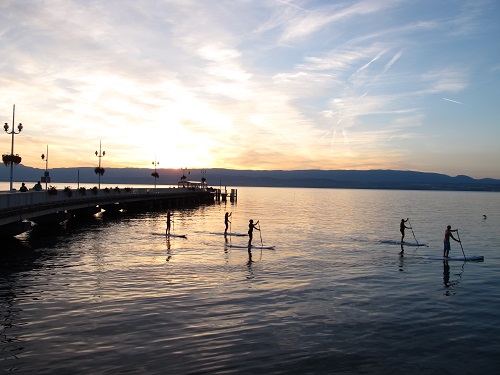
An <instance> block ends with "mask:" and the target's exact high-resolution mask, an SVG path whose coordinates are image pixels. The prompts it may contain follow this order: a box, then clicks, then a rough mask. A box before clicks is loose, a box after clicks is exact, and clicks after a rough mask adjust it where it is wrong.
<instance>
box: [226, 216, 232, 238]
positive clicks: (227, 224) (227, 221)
mask: <svg viewBox="0 0 500 375" xmlns="http://www.w3.org/2000/svg"><path fill="white" fill-rule="evenodd" d="M232 214H233V213H232V212H231V213H229V212H226V214H225V215H224V224H225V225H226V229H224V236H225V235H226V234H227V228H228V226H229V224H230V223H231V222H230V221H229V218H230V217H231V215H232Z"/></svg>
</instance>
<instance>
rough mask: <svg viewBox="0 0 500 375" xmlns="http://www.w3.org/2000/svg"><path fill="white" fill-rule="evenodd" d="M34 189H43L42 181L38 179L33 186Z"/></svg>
mask: <svg viewBox="0 0 500 375" xmlns="http://www.w3.org/2000/svg"><path fill="white" fill-rule="evenodd" d="M33 190H35V191H42V190H43V188H42V184H40V181H38V182H37V183H36V184H35V185H34V186H33Z"/></svg>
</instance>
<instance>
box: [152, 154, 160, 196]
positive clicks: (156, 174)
mask: <svg viewBox="0 0 500 375" xmlns="http://www.w3.org/2000/svg"><path fill="white" fill-rule="evenodd" d="M151 164H153V165H154V166H155V171H154V173H151V176H153V177H154V178H155V189H156V179H157V178H158V177H160V175H159V174H158V172H156V166H157V165H158V164H160V162H159V161H156V157H155V161H153V162H152V163H151Z"/></svg>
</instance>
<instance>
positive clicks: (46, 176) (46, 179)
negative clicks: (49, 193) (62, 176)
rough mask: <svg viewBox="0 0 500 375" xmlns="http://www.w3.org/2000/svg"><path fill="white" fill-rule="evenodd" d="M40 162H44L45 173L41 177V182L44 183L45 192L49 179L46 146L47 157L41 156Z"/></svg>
mask: <svg viewBox="0 0 500 375" xmlns="http://www.w3.org/2000/svg"><path fill="white" fill-rule="evenodd" d="M42 160H45V173H44V174H43V177H42V182H45V190H47V184H48V183H49V182H50V177H49V145H47V156H45V154H42Z"/></svg>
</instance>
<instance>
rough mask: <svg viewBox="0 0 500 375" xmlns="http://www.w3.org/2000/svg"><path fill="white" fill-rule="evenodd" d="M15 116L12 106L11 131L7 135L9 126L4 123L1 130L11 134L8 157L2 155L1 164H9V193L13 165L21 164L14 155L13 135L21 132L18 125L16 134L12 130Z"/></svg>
mask: <svg viewBox="0 0 500 375" xmlns="http://www.w3.org/2000/svg"><path fill="white" fill-rule="evenodd" d="M15 114H16V105H15V104H14V107H13V109H12V130H11V131H10V133H9V124H7V123H5V125H4V126H3V130H5V132H6V133H7V134H12V143H11V146H10V155H2V159H3V162H4V163H5V165H9V164H10V191H12V178H13V174H14V164H19V163H20V162H21V157H20V156H19V155H14V134H19V133H21V131H22V130H23V124H21V123H19V125H17V129H18V130H19V131H18V132H17V133H16V131H15V129H14V117H15Z"/></svg>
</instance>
